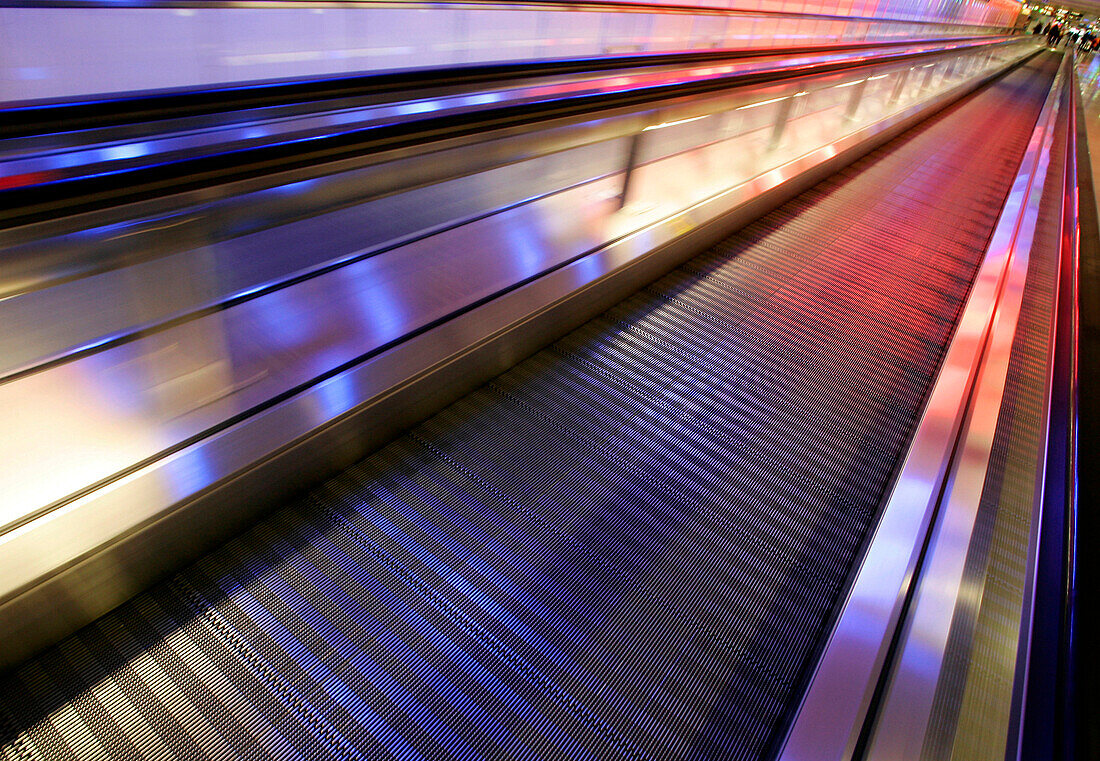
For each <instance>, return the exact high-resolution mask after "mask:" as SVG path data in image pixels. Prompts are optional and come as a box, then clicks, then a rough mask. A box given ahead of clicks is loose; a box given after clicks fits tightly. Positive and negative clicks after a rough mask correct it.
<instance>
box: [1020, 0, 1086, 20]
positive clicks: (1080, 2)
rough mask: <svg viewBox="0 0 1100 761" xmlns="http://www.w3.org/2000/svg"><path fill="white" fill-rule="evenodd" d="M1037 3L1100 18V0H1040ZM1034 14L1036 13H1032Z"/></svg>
mask: <svg viewBox="0 0 1100 761" xmlns="http://www.w3.org/2000/svg"><path fill="white" fill-rule="evenodd" d="M1032 4H1037V5H1049V6H1050V7H1051V8H1066V9H1067V10H1071V11H1080V12H1081V13H1084V14H1086V15H1088V16H1089V17H1091V18H1093V19H1096V18H1100V0H1050V1H1048V2H1046V3H1044V2H1042V0H1040V1H1039V2H1038V3H1032ZM1032 15H1035V14H1034V13H1032Z"/></svg>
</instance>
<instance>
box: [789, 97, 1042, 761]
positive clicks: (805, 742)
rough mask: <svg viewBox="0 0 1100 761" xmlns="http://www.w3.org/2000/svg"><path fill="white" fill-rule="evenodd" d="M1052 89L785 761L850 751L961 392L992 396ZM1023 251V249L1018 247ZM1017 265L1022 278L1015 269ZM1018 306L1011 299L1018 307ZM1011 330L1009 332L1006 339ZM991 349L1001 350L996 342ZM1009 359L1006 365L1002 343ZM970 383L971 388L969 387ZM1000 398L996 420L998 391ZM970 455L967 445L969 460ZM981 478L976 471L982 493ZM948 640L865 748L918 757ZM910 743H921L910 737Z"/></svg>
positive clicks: (926, 522) (938, 609)
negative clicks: (1002, 308) (938, 661)
mask: <svg viewBox="0 0 1100 761" xmlns="http://www.w3.org/2000/svg"><path fill="white" fill-rule="evenodd" d="M1058 81H1059V82H1060V80H1058ZM1058 92H1059V90H1058V87H1057V83H1056V85H1055V87H1054V88H1053V89H1052V90H1051V94H1050V96H1049V97H1048V100H1047V103H1046V105H1045V106H1044V110H1043V113H1042V114H1041V115H1040V118H1039V125H1038V127H1037V129H1036V131H1035V133H1034V134H1033V136H1032V140H1031V143H1030V144H1029V146H1028V150H1027V152H1026V154H1025V158H1024V161H1023V163H1022V165H1021V167H1020V171H1019V173H1018V175H1017V178H1016V182H1015V183H1014V185H1013V188H1012V190H1011V191H1010V194H1009V197H1008V199H1007V201H1006V203H1005V207H1004V209H1003V210H1002V213H1001V216H1000V219H999V222H998V225H997V228H996V230H995V231H994V234H993V238H992V240H991V242H990V246H989V249H988V251H987V255H986V258H985V260H984V262H983V264H982V268H981V270H980V271H979V273H978V277H977V279H976V280H975V283H974V285H973V288H972V290H971V294H970V297H969V300H968V302H967V305H966V309H965V310H964V312H963V315H962V317H961V319H960V322H959V325H958V327H957V329H956V333H955V336H954V338H953V339H952V342H951V345H950V346H949V348H948V353H947V356H946V357H945V359H944V363H943V366H942V369H941V372H940V376H939V378H938V379H937V382H936V385H935V387H934V388H933V391H932V393H931V395H930V397H929V400H928V403H927V407H926V409H925V412H924V416H923V418H922V420H921V423H920V426H919V427H918V429H917V432H916V434H915V436H914V438H913V442H912V445H911V447H910V450H909V453H908V455H907V456H906V459H905V462H904V464H903V466H902V469H901V471H900V473H899V475H898V478H897V482H896V485H895V487H894V490H893V492H892V493H891V496H890V498H889V500H888V502H887V504H886V507H885V510H884V512H883V515H882V519H881V521H880V523H879V526H878V529H877V530H876V532H875V535H874V538H873V540H872V542H871V544H870V546H869V547H868V550H867V553H866V555H865V556H864V559H863V562H862V565H861V567H860V570H859V572H858V575H857V576H856V579H855V581H854V583H853V586H852V589H851V591H850V592H849V596H848V599H847V601H846V602H845V605H844V608H843V610H842V612H841V615H840V618H839V619H838V621H837V624H836V626H835V628H834V630H833V633H832V635H831V637H830V639H829V643H828V645H827V647H826V649H825V652H824V654H823V656H822V658H821V661H820V663H819V666H818V668H817V671H816V673H815V674H814V677H813V680H812V682H811V684H810V688H809V690H808V692H807V694H806V697H805V699H804V701H803V704H802V706H801V708H800V711H799V714H798V717H797V718H796V720H795V722H794V724H793V726H792V729H791V731H790V733H789V735H788V737H787V740H786V743H785V745H784V747H783V750H782V753H781V755H780V758H783V759H789V760H790V761H795V760H796V759H797V760H798V761H804V760H806V759H846V758H851V757H852V756H853V753H854V752H855V750H856V744H857V742H858V741H859V739H860V733H861V731H862V729H863V726H864V721H865V720H866V718H867V711H868V708H869V706H870V702H871V699H872V695H873V693H874V691H875V689H876V686H877V685H878V683H879V680H880V678H881V670H882V668H883V666H884V664H885V659H886V656H887V653H888V650H889V648H890V645H891V640H892V638H893V634H894V632H895V630H896V629H897V627H898V626H899V624H900V623H901V615H902V611H903V608H904V605H905V601H906V598H907V597H908V595H909V592H910V588H911V585H912V583H913V578H914V574H915V572H916V570H917V567H918V561H919V560H920V557H921V552H922V549H923V547H924V537H925V536H926V535H927V533H928V530H929V528H930V526H931V525H932V521H933V519H934V517H935V514H936V509H937V506H938V505H939V503H940V495H941V490H942V489H943V488H944V484H945V479H946V478H947V476H948V467H949V464H951V463H952V461H953V460H952V458H953V456H954V453H955V448H956V441H957V440H958V437H959V433H960V430H961V427H962V425H963V414H964V412H965V411H966V409H967V401H968V399H970V398H971V395H972V393H974V398H978V399H980V398H981V396H980V394H981V393H991V392H990V391H989V389H986V388H985V384H988V383H991V382H994V381H992V380H990V379H992V378H993V377H994V376H995V375H996V372H995V370H993V369H990V367H991V366H990V365H988V364H983V361H984V360H985V359H986V357H988V356H991V355H990V354H989V351H990V350H989V349H988V348H987V346H989V345H990V344H989V342H990V335H991V330H992V329H993V328H994V326H997V327H996V332H995V333H993V335H994V336H995V337H996V338H997V340H1001V333H1000V331H1001V330H1002V329H1003V328H1002V327H1001V326H1003V325H1004V323H1005V321H1006V320H1007V321H1009V322H1011V323H1012V327H1013V328H1014V326H1015V318H1014V317H1012V318H1010V317H1007V316H1006V317H999V318H997V320H996V321H995V319H994V314H995V310H997V309H998V308H999V307H998V304H999V302H1004V303H1007V302H1009V301H1012V298H1010V297H1006V296H1005V295H1004V293H1009V294H1015V297H1017V298H1018V295H1019V293H1018V291H1019V289H1021V288H1022V280H1020V278H1021V277H1022V276H1023V275H1026V261H1027V247H1028V246H1030V235H1031V231H1033V229H1034V222H1035V213H1036V207H1037V204H1038V202H1039V198H1040V196H1041V191H1042V184H1043V180H1044V177H1045V170H1046V162H1047V160H1048V157H1049V148H1050V145H1049V141H1050V139H1051V134H1050V133H1051V125H1052V124H1053V118H1054V116H1055V115H1056V110H1057V95H1058ZM1018 251H1022V253H1019V254H1017V252H1018ZM1021 263H1022V264H1021ZM1021 266H1022V268H1023V275H1021V274H1020V267H1021ZM1018 306H1019V305H1018V301H1016V302H1015V309H1016V311H1017V312H1018ZM1012 311H1013V310H1012V309H1008V310H1007V311H1006V312H1005V314H1006V315H1010V314H1011V313H1012ZM1011 337H1012V334H1011V333H1009V337H1008V341H1009V345H1011ZM995 348H998V349H1004V347H1003V346H1001V345H1000V344H998V345H997V346H996V347H995ZM997 361H998V362H999V361H1000V360H997ZM1004 361H1005V362H1007V351H1006V352H1005V358H1004ZM1001 382H1002V383H1003V376H1002V379H1001ZM975 384H977V385H975ZM974 388H976V389H977V392H972V389H974ZM996 402H997V404H996V405H995V406H994V407H993V416H994V423H995V421H996V412H997V409H998V408H999V396H998V398H997V399H996ZM967 430H969V429H967ZM989 438H991V435H990V436H989ZM972 441H973V443H974V444H978V442H980V441H981V442H984V443H985V444H988V443H989V442H988V441H987V440H986V439H985V437H981V436H978V437H976V438H975V439H973V440H972ZM964 446H965V445H964ZM965 453H966V450H965V448H964V450H963V456H964V457H965ZM978 459H980V457H978ZM957 483H958V478H957V476H955V475H954V474H953V475H952V477H951V480H950V482H948V488H955V485H956V484H957ZM980 486H981V482H980V480H979V481H978V488H979V490H980ZM965 551H966V545H965V543H964V544H962V545H961V547H960V546H954V547H952V548H951V552H950V553H948V554H950V555H951V557H952V558H953V560H955V561H958V562H960V563H961V559H960V558H965ZM960 552H961V555H958V554H957V553H960ZM937 582H942V584H941V583H937ZM957 582H958V579H957V578H955V579H954V585H953V586H952V580H951V578H948V577H947V575H945V576H944V577H942V578H937V579H936V580H935V581H933V582H930V586H929V587H927V588H926V591H925V594H926V595H929V594H933V595H934V594H947V595H955V594H958V593H959V591H960V590H959V586H958V583H957ZM922 584H923V582H922ZM921 588H922V589H925V588H924V587H921ZM924 605H925V609H924V610H922V613H921V615H927V616H928V619H927V623H928V625H929V626H931V627H933V628H937V627H940V626H941V625H942V626H946V625H947V624H949V623H950V619H944V617H943V611H944V607H943V606H942V605H936V604H934V603H929V602H926V603H925V604H924ZM930 605H931V606H930ZM929 606H930V607H929ZM918 644H919V645H920V646H919V647H918ZM943 644H944V643H943V641H942V639H941V640H939V641H936V640H934V639H933V640H929V641H928V642H925V641H924V639H923V638H921V637H920V636H919V635H918V637H917V638H916V639H915V640H914V645H913V648H912V651H911V652H910V653H909V660H908V661H905V656H903V661H905V664H906V665H905V667H903V670H904V669H906V668H908V669H910V670H911V671H912V680H913V683H914V684H913V692H912V693H909V692H907V694H906V695H904V696H901V695H900V694H899V696H898V697H899V699H898V700H897V702H896V703H894V704H892V705H890V706H888V709H887V710H888V713H887V714H886V716H885V717H884V718H883V720H882V722H881V723H880V724H878V735H876V739H877V740H878V741H880V742H882V743H884V745H882V746H880V747H879V746H876V747H875V748H872V750H873V752H874V753H880V752H881V753H882V754H883V755H881V756H876V757H881V758H914V757H917V756H918V755H919V747H920V746H919V742H920V741H922V740H923V737H924V733H923V727H924V722H926V721H927V710H928V708H929V707H930V704H931V692H930V691H925V690H928V685H929V683H928V681H927V679H929V678H931V685H932V686H934V683H935V673H936V668H935V658H937V657H942V654H943ZM906 673H908V672H906ZM918 684H919V685H920V686H919V688H918V686H917V685H918ZM918 693H919V694H918ZM917 725H919V726H917ZM914 738H915V739H914ZM914 742H917V743H918V744H917V745H916V746H914V745H913V743H914Z"/></svg>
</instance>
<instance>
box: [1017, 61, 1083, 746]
mask: <svg viewBox="0 0 1100 761" xmlns="http://www.w3.org/2000/svg"><path fill="white" fill-rule="evenodd" d="M1066 68H1067V72H1068V73H1067V77H1066V81H1065V90H1064V91H1065V95H1064V98H1065V100H1064V104H1063V108H1064V109H1065V111H1066V112H1067V120H1068V123H1067V125H1066V145H1065V157H1066V158H1065V167H1064V171H1063V173H1062V176H1063V196H1062V214H1061V220H1060V230H1059V238H1058V243H1059V261H1058V268H1057V272H1058V277H1057V278H1056V279H1055V282H1054V314H1053V316H1052V320H1051V325H1050V346H1051V350H1050V367H1049V368H1048V373H1047V377H1046V386H1047V388H1046V394H1047V404H1046V405H1045V407H1044V410H1043V412H1044V416H1045V419H1044V421H1043V428H1042V430H1043V432H1044V435H1043V437H1042V439H1041V447H1040V452H1039V457H1040V475H1039V478H1038V479H1037V483H1036V491H1035V501H1034V506H1033V508H1032V517H1031V536H1030V537H1029V544H1028V565H1027V569H1028V570H1027V585H1026V586H1025V588H1024V598H1023V611H1022V614H1021V618H1020V633H1019V639H1018V646H1017V653H1016V670H1015V682H1014V684H1013V691H1012V713H1011V717H1010V721H1009V733H1008V749H1007V752H1006V754H1005V758H1006V760H1007V761H1012V759H1022V758H1024V755H1023V754H1024V740H1025V737H1024V730H1025V725H1024V717H1025V715H1026V712H1027V685H1028V681H1029V679H1028V676H1029V673H1030V670H1031V648H1032V631H1033V629H1034V625H1035V603H1036V599H1035V597H1036V592H1037V588H1038V585H1039V563H1040V558H1039V552H1040V542H1041V536H1040V535H1041V532H1042V530H1043V514H1044V510H1045V500H1044V495H1045V493H1046V480H1047V476H1046V468H1045V466H1046V463H1047V461H1048V449H1049V442H1050V437H1051V435H1052V433H1051V430H1050V427H1051V420H1052V418H1053V416H1054V412H1055V410H1054V394H1053V389H1054V384H1055V382H1056V378H1057V374H1058V370H1057V364H1056V363H1057V359H1056V353H1057V351H1058V340H1059V336H1060V335H1064V334H1063V330H1065V331H1066V333H1068V335H1069V336H1071V337H1072V340H1071V342H1070V343H1071V345H1070V346H1068V347H1066V349H1067V350H1068V351H1069V352H1070V367H1071V371H1070V378H1069V382H1070V391H1069V404H1070V410H1071V412H1070V416H1071V419H1070V420H1069V421H1068V423H1069V430H1070V432H1069V437H1070V440H1071V441H1072V437H1073V432H1074V431H1075V429H1076V420H1074V419H1072V418H1073V416H1074V412H1073V409H1074V403H1075V398H1076V381H1077V379H1076V361H1077V335H1076V332H1077V277H1076V270H1077V262H1078V258H1079V255H1080V248H1081V214H1080V207H1079V201H1080V198H1079V196H1078V192H1077V150H1078V143H1077V116H1078V109H1079V108H1080V100H1079V98H1078V92H1079V90H1078V82H1077V76H1076V72H1075V70H1074V59H1073V54H1072V53H1071V52H1067V53H1066ZM1066 262H1069V264H1068V265H1067V264H1066ZM1067 269H1068V272H1067V271H1066V270H1067ZM1067 275H1068V277H1067ZM1064 291H1068V293H1069V296H1068V298H1069V303H1070V304H1071V305H1072V308H1071V309H1070V311H1069V314H1063V313H1062V311H1061V310H1060V309H1059V304H1060V302H1061V301H1062V300H1064V299H1065V298H1066V296H1065V294H1064V293H1063V292H1064ZM1066 323H1068V326H1067V324H1066ZM1067 454H1068V455H1069V457H1070V458H1071V463H1070V465H1069V467H1071V468H1075V467H1076V461H1074V460H1073V459H1072V458H1073V448H1072V446H1071V447H1070V448H1069V450H1068V452H1067ZM1075 480H1076V479H1075V478H1073V477H1071V478H1070V479H1069V485H1068V488H1069V489H1070V490H1072V488H1073V482H1074V481H1075ZM1065 497H1066V510H1067V511H1069V510H1070V509H1071V508H1070V505H1071V504H1072V503H1073V501H1074V500H1075V497H1074V495H1073V494H1072V492H1071V491H1067V493H1066V495H1065ZM1055 731H1057V730H1055Z"/></svg>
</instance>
